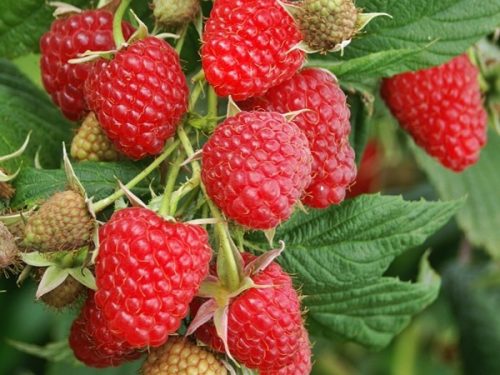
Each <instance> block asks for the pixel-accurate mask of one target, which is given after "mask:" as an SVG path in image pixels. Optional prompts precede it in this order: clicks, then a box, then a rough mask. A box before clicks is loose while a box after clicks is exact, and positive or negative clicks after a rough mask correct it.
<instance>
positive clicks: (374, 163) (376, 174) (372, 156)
mask: <svg viewBox="0 0 500 375" xmlns="http://www.w3.org/2000/svg"><path fill="white" fill-rule="evenodd" d="M383 159H384V149H383V148H382V144H381V143H380V142H379V141H378V140H376V139H372V140H370V141H368V143H367V145H366V148H365V151H364V153H363V157H362V158H361V163H360V165H359V171H358V175H357V176H356V181H354V184H353V185H352V187H351V190H350V191H349V192H348V193H347V197H348V198H354V197H357V196H358V195H361V194H370V193H375V192H377V191H380V190H381V188H382V183H383V175H382V173H383V163H384V160H383Z"/></svg>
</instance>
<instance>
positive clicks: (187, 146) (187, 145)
mask: <svg viewBox="0 0 500 375" xmlns="http://www.w3.org/2000/svg"><path fill="white" fill-rule="evenodd" d="M177 135H178V137H179V140H180V141H181V144H182V147H183V148H184V151H186V155H187V156H188V158H190V157H192V156H193V155H194V149H193V146H192V145H191V141H190V140H189V137H188V135H187V133H186V131H185V130H184V126H182V125H181V126H179V127H178V128H177ZM191 165H192V167H193V176H199V175H200V173H201V169H200V164H199V163H198V162H197V161H196V160H193V161H191Z"/></svg>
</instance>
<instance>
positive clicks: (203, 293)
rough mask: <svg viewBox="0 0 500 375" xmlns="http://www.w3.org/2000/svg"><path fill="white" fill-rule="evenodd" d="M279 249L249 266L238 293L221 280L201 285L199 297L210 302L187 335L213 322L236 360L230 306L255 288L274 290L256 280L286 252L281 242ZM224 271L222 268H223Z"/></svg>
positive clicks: (226, 349) (258, 258) (214, 277)
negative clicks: (230, 333) (230, 340)
mask: <svg viewBox="0 0 500 375" xmlns="http://www.w3.org/2000/svg"><path fill="white" fill-rule="evenodd" d="M280 245H281V247H280V248H279V249H273V250H270V251H268V252H266V253H264V254H262V255H261V256H259V257H257V258H255V259H254V260H252V261H251V262H249V263H247V264H246V265H245V268H244V271H243V277H242V278H241V281H240V285H239V287H238V289H236V290H229V289H228V288H227V287H226V286H225V285H224V283H223V282H222V280H221V279H219V278H218V277H216V276H213V275H210V276H208V277H207V278H206V279H205V281H204V282H203V283H202V284H201V287H200V290H199V292H198V296H199V297H202V298H208V300H207V301H205V302H204V303H203V304H202V305H201V306H200V308H199V310H198V312H197V313H196V315H195V317H194V318H193V320H192V321H191V323H190V325H189V327H188V329H187V333H186V335H187V336H189V335H191V334H193V333H194V332H195V331H196V330H197V329H198V328H200V327H201V326H202V325H203V324H205V323H207V322H209V321H210V320H213V323H214V326H215V328H216V331H217V335H218V336H219V337H220V339H221V340H222V342H223V343H224V349H225V352H226V354H227V355H228V356H229V357H230V358H231V359H233V360H234V358H233V357H232V356H231V352H230V350H229V346H228V313H229V304H230V303H231V300H232V299H233V298H236V297H238V296H239V295H240V294H242V293H243V292H245V291H246V290H248V289H252V288H272V287H273V285H257V284H255V283H254V281H253V280H252V276H254V275H256V274H258V273H259V272H261V271H263V270H265V269H266V268H267V267H268V266H269V265H270V264H271V263H272V262H273V261H274V260H275V259H276V258H277V257H279V256H280V255H281V253H282V252H283V250H284V249H285V243H284V242H283V241H280ZM219 268H220V267H219Z"/></svg>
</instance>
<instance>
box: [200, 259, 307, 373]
mask: <svg viewBox="0 0 500 375" xmlns="http://www.w3.org/2000/svg"><path fill="white" fill-rule="evenodd" d="M243 257H244V261H245V263H246V264H248V263H249V262H251V261H252V260H254V259H255V256H253V255H251V254H243ZM252 280H253V281H254V283H255V284H256V285H266V286H268V287H266V288H252V289H248V290H247V291H245V292H243V293H242V294H240V295H238V296H237V297H235V298H233V299H232V300H231V302H230V304H229V307H228V336H227V337H228V348H229V351H230V352H231V355H232V356H233V357H234V358H235V359H236V360H238V361H239V362H241V363H242V364H244V365H245V366H247V367H248V368H251V369H259V370H261V371H263V370H272V369H280V368H282V367H284V366H287V365H288V364H290V362H291V361H293V360H294V358H295V357H296V355H297V353H298V351H299V350H300V345H301V340H302V330H303V323H302V316H301V311H300V302H299V297H298V295H297V292H296V291H295V289H294V288H293V286H292V280H291V278H290V276H289V275H288V274H287V273H285V272H284V271H283V270H282V269H281V267H280V266H279V265H278V264H277V263H271V265H270V266H268V267H267V268H266V269H265V270H263V271H261V272H260V273H258V274H256V275H254V276H252ZM269 286H272V287H269ZM201 302H202V301H201V300H200V299H196V300H195V301H194V302H193V304H192V309H193V311H192V314H193V315H195V314H196V312H197V310H198V308H199V306H200V304H201ZM195 334H196V337H197V338H198V339H199V340H200V341H202V342H204V343H205V344H207V345H209V346H211V347H212V348H213V349H215V350H217V351H220V352H223V351H224V344H223V342H222V340H221V339H220V338H219V337H218V336H217V333H216V331H215V326H214V324H213V322H209V323H205V324H204V325H202V326H201V327H200V328H198V330H197V331H196V332H195Z"/></svg>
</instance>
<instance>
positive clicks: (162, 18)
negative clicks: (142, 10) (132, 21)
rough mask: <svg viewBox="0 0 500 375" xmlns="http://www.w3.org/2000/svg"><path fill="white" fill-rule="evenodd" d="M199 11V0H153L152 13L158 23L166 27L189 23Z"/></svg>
mask: <svg viewBox="0 0 500 375" xmlns="http://www.w3.org/2000/svg"><path fill="white" fill-rule="evenodd" d="M199 12H200V1H199V0H183V1H179V0H153V15H154V17H155V19H156V21H157V22H158V23H160V24H162V25H164V26H166V27H171V26H172V27H174V26H175V27H179V26H182V25H184V24H186V23H189V22H191V21H192V20H194V19H195V17H196V16H197V15H198V13H199Z"/></svg>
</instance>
